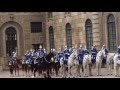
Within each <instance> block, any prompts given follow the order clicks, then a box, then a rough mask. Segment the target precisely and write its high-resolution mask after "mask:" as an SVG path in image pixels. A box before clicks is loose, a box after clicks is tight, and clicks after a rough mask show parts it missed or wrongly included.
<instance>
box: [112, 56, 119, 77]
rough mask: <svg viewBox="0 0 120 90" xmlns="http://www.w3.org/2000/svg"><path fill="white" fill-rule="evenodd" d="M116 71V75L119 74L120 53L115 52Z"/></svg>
mask: <svg viewBox="0 0 120 90" xmlns="http://www.w3.org/2000/svg"><path fill="white" fill-rule="evenodd" d="M113 60H114V73H115V76H119V74H118V73H119V72H118V71H119V67H120V59H119V58H118V54H115V56H114V58H113Z"/></svg>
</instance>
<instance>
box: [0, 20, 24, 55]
mask: <svg viewBox="0 0 120 90" xmlns="http://www.w3.org/2000/svg"><path fill="white" fill-rule="evenodd" d="M10 27H12V28H14V29H15V30H16V38H17V42H16V44H17V53H18V57H21V56H22V55H23V54H24V35H23V29H22V27H21V25H20V24H19V23H17V22H14V21H8V22H6V23H4V24H3V25H2V26H1V28H0V41H1V44H0V56H1V57H6V56H7V52H6V51H7V50H6V47H7V46H6V30H7V29H8V28H10ZM8 32H9V31H8Z"/></svg>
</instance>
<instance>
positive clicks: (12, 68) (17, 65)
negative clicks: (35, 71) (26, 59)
mask: <svg viewBox="0 0 120 90" xmlns="http://www.w3.org/2000/svg"><path fill="white" fill-rule="evenodd" d="M9 63H10V61H9ZM20 65H22V63H21V59H18V58H15V59H14V63H13V64H9V69H10V75H12V76H13V71H15V75H16V72H17V73H18V76H19V70H20Z"/></svg>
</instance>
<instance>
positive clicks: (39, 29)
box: [31, 22, 42, 33]
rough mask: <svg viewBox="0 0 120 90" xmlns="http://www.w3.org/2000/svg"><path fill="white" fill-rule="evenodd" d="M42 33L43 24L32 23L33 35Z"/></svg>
mask: <svg viewBox="0 0 120 90" xmlns="http://www.w3.org/2000/svg"><path fill="white" fill-rule="evenodd" d="M39 32H42V22H31V33H39Z"/></svg>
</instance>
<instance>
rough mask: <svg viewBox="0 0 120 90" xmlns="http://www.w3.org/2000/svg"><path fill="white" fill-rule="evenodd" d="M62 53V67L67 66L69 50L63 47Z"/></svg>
mask: <svg viewBox="0 0 120 90" xmlns="http://www.w3.org/2000/svg"><path fill="white" fill-rule="evenodd" d="M63 52H64V65H67V63H68V58H69V56H70V51H69V49H68V48H67V46H65V50H64V51H63Z"/></svg>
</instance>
